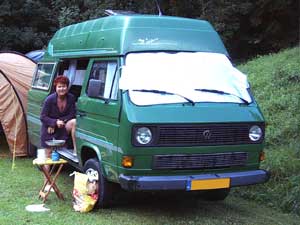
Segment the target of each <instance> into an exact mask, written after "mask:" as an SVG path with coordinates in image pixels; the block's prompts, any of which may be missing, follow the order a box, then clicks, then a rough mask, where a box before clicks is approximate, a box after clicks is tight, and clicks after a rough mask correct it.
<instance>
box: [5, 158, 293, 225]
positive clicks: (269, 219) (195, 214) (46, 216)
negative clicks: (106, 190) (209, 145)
mask: <svg viewBox="0 0 300 225" xmlns="http://www.w3.org/2000/svg"><path fill="white" fill-rule="evenodd" d="M11 166H12V162H11V160H10V159H9V158H7V157H6V158H3V157H2V158H0V174H1V182H0V190H1V192H0V199H1V201H0V224H1V225H6V224H9V225H14V224H16V225H19V224H26V225H27V224H35V225H37V224H41V225H44V224H49V225H51V224H56V225H59V224H64V225H68V224H72V225H76V224H105V225H109V224H112V225H118V224H130V225H131V224H143V225H147V224H153V225H157V224H164V225H168V224H170V225H171V224H172V225H176V224H178V225H179V224H184V225H186V224H191V225H192V224H203V225H206V224H207V225H214V224H216V225H217V224H218V225H222V224H224V225H225V224H226V225H227V224H238V225H240V224H249V225H250V224H260V225H264V224H270V225H274V224H282V225H286V224H298V222H299V218H298V217H295V216H294V215H291V214H284V213H282V212H280V211H278V210H276V209H271V208H268V207H266V206H262V205H261V204H257V203H256V202H254V201H249V200H243V199H241V198H239V197H237V196H234V195H231V196H230V197H228V198H227V199H226V200H225V201H223V202H215V203H213V202H206V201H202V200H198V199H195V198H194V197H192V196H190V195H182V194H177V195H170V194H168V195H166V194H159V195H158V194H157V195H152V194H128V193H122V194H119V196H117V197H116V198H117V200H115V204H114V205H113V207H112V208H110V209H97V210H96V211H93V212H90V213H85V214H84V213H78V212H75V211H74V210H73V208H72V196H71V191H72V187H73V178H72V177H69V173H71V172H72V170H67V169H66V170H64V171H63V172H62V174H61V176H60V177H59V180H58V187H59V188H60V189H61V190H62V192H63V193H64V196H65V198H66V200H65V201H61V200H59V199H57V197H56V195H55V194H54V193H51V194H50V196H49V200H48V201H47V202H46V207H48V208H50V211H49V212H39V213H37V212H34V213H33V212H27V211H26V210H25V207H26V206H27V205H29V204H40V203H41V201H40V200H38V198H37V195H38V191H39V188H40V187H41V184H42V180H43V178H42V174H41V172H40V171H39V170H38V169H37V168H36V167H34V166H33V165H32V159H17V161H16V167H15V169H14V170H12V169H11Z"/></svg>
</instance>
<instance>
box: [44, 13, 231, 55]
mask: <svg viewBox="0 0 300 225" xmlns="http://www.w3.org/2000/svg"><path fill="white" fill-rule="evenodd" d="M140 51H142V52H145V51H200V52H217V53H222V54H225V55H228V53H227V51H226V49H225V47H224V45H223V43H222V41H221V39H220V37H219V35H218V34H217V33H216V31H215V30H214V29H213V27H212V26H211V25H210V24H209V23H208V22H207V21H202V20H194V19H184V18H178V17H169V16H161V17H160V16H145V15H135V16H109V17H104V18H99V19H95V20H90V21H86V22H82V23H78V24H75V25H70V26H67V27H64V28H61V29H60V30H59V31H57V32H56V34H55V35H54V37H53V38H52V39H51V41H50V43H49V46H48V50H47V53H46V55H45V58H48V57H78V56H82V55H85V56H91V57H92V56H97V55H103V56H105V55H106V56H113V55H115V56H116V55H125V54H126V53H128V52H140Z"/></svg>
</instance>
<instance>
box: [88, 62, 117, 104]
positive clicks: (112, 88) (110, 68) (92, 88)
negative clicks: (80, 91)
mask: <svg viewBox="0 0 300 225" xmlns="http://www.w3.org/2000/svg"><path fill="white" fill-rule="evenodd" d="M116 70H117V62H115V61H101V62H100V61H98V62H95V63H94V64H93V66H92V69H91V73H90V77H89V83H88V88H87V94H88V96H90V97H94V98H104V99H117V90H116V89H117V88H116V84H117V82H116Z"/></svg>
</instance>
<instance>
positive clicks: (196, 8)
mask: <svg viewBox="0 0 300 225" xmlns="http://www.w3.org/2000/svg"><path fill="white" fill-rule="evenodd" d="M158 1H159V4H160V6H161V9H162V12H163V14H164V15H173V16H182V17H190V18H197V19H205V20H208V21H209V22H211V23H212V24H213V26H214V27H215V29H216V30H217V31H218V32H219V33H220V35H221V37H222V39H223V41H224V42H225V45H226V47H227V48H228V50H229V52H230V54H231V57H232V58H233V59H236V60H245V59H249V58H252V57H253V56H256V55H258V54H265V53H270V52H277V51H279V50H280V49H283V48H287V47H291V46H295V45H296V44H297V43H298V42H299V20H300V18H299V15H300V12H299V1H298V0H285V1H282V0H244V1H239V0H185V1H178V0H158ZM105 9H121V10H131V11H135V12H139V13H149V14H157V13H158V11H157V8H156V5H155V0H14V1H10V0H1V1H0V34H1V35H0V50H13V51H19V52H22V53H26V52H28V51H31V50H36V49H41V48H44V47H45V46H46V45H47V43H48V41H49V40H50V38H51V37H52V35H53V34H54V33H55V31H56V30H57V29H59V28H60V27H62V26H66V25H69V24H72V23H76V22H79V21H84V20H88V19H93V18H97V17H102V16H104V15H105V14H104V10H105Z"/></svg>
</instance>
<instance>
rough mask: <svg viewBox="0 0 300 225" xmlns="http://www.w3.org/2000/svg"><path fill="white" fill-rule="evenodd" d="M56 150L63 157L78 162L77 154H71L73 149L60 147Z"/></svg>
mask: <svg viewBox="0 0 300 225" xmlns="http://www.w3.org/2000/svg"><path fill="white" fill-rule="evenodd" d="M57 152H58V154H60V155H61V156H63V157H64V158H66V159H68V160H71V161H73V162H75V163H79V159H78V157H77V155H74V154H73V149H67V148H61V149H59V150H57Z"/></svg>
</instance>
